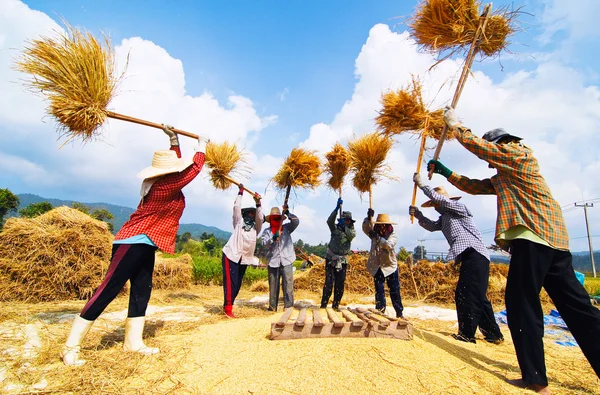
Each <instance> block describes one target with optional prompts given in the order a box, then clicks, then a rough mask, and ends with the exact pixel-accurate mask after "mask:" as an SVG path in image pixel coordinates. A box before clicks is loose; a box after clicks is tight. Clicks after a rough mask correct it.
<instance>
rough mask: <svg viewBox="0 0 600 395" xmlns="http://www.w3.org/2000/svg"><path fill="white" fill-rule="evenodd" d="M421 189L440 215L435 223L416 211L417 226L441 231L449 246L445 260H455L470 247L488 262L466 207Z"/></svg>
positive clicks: (428, 190)
mask: <svg viewBox="0 0 600 395" xmlns="http://www.w3.org/2000/svg"><path fill="white" fill-rule="evenodd" d="M422 189H423V193H425V195H427V197H429V199H431V200H432V201H433V203H434V204H436V205H437V208H436V210H438V211H439V213H440V214H441V215H440V218H439V219H438V220H437V221H435V222H434V221H432V220H430V219H429V218H427V217H425V216H424V215H423V213H422V212H421V211H417V213H416V214H415V217H417V219H418V220H419V225H421V226H422V227H423V228H425V229H427V230H428V231H430V232H434V231H436V230H441V231H442V233H443V234H444V237H445V238H446V240H448V244H450V251H449V252H448V257H447V258H446V259H448V260H453V259H456V257H457V256H458V255H459V254H460V253H461V252H463V251H464V250H466V249H467V248H469V247H472V248H473V249H474V250H475V251H477V252H478V253H480V254H481V255H483V256H484V257H486V258H487V259H488V260H489V259H490V256H489V254H488V251H487V248H485V245H484V244H483V240H482V237H481V233H479V229H477V227H475V224H474V223H473V215H472V214H471V212H470V211H469V209H468V208H467V206H465V205H464V204H463V203H460V202H457V201H455V200H451V199H448V198H447V197H446V196H443V195H440V194H439V193H437V192H435V191H434V190H433V189H432V188H431V187H429V186H427V185H425V186H424V187H423V188H422Z"/></svg>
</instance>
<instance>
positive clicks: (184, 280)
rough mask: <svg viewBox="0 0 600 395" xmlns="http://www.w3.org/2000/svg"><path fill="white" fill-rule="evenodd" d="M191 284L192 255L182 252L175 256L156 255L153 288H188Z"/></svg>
mask: <svg viewBox="0 0 600 395" xmlns="http://www.w3.org/2000/svg"><path fill="white" fill-rule="evenodd" d="M191 285H192V257H191V255H190V254H183V255H180V256H178V257H176V258H165V257H163V256H162V254H161V253H158V254H157V256H156V262H155V263H154V273H153V275H152V288H153V289H172V290H176V289H189V288H190V286H191Z"/></svg>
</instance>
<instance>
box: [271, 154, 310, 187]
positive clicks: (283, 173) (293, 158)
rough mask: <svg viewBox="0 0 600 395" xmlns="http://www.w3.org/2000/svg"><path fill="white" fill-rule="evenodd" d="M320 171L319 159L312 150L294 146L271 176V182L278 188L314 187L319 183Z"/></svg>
mask: <svg viewBox="0 0 600 395" xmlns="http://www.w3.org/2000/svg"><path fill="white" fill-rule="evenodd" d="M321 173H322V169H321V160H320V159H319V157H318V156H317V155H315V153H314V152H313V151H309V150H305V149H302V148H294V149H292V151H291V152H290V155H289V156H288V157H287V158H285V161H284V162H283V164H282V165H281V168H280V169H279V171H278V172H277V174H276V175H275V177H273V182H275V185H276V186H277V187H278V188H279V189H285V188H288V187H292V188H309V189H314V188H316V187H318V186H319V184H320V183H321V182H320V181H319V177H320V176H321Z"/></svg>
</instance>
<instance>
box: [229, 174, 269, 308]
mask: <svg viewBox="0 0 600 395" xmlns="http://www.w3.org/2000/svg"><path fill="white" fill-rule="evenodd" d="M243 194H244V186H243V185H242V184H240V191H239V193H238V195H237V197H236V198H235V202H234V204H233V233H231V236H230V237H229V241H227V244H225V246H224V247H223V259H222V263H223V294H224V299H225V302H224V303H223V310H224V311H225V314H226V315H227V316H228V317H231V318H235V316H234V315H233V302H234V301H235V298H236V297H237V295H238V293H239V292H240V288H241V287H242V280H243V279H244V274H245V273H246V268H247V267H248V265H254V266H257V265H258V263H259V262H258V258H256V257H255V256H254V249H255V248H256V236H257V235H258V234H259V233H260V230H261V228H262V224H263V218H264V217H263V213H262V207H261V205H260V199H261V197H260V195H259V194H258V193H256V194H254V196H253V197H254V202H255V203H256V208H254V207H246V208H242V196H243Z"/></svg>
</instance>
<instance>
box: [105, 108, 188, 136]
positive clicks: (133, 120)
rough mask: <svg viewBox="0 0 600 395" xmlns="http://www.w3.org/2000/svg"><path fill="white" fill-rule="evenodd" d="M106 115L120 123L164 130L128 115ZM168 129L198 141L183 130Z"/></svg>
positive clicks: (155, 124) (114, 113)
mask: <svg viewBox="0 0 600 395" xmlns="http://www.w3.org/2000/svg"><path fill="white" fill-rule="evenodd" d="M107 115H108V117H109V118H113V119H118V120H120V121H127V122H131V123H137V124H138V125H144V126H150V127H151V128H156V129H161V130H162V129H163V128H164V126H163V125H162V124H160V123H155V122H150V121H145V120H143V119H139V118H134V117H130V116H128V115H123V114H118V113H116V112H112V111H108V114H107ZM169 129H170V130H171V131H173V132H175V133H177V134H181V135H182V136H187V137H191V138H193V139H196V140H198V138H199V136H198V135H197V134H194V133H190V132H186V131H185V130H180V129H175V128H169Z"/></svg>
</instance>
